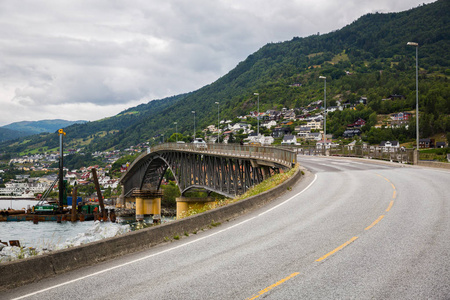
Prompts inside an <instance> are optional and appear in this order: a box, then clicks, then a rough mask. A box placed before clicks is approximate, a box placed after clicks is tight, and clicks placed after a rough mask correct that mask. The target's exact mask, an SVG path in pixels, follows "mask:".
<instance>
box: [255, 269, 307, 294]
mask: <svg viewBox="0 0 450 300" xmlns="http://www.w3.org/2000/svg"><path fill="white" fill-rule="evenodd" d="M298 274H300V273H299V272H296V273H292V274H291V275H289V276H288V277H286V278H283V279H281V280H280V281H278V282H277V283H274V284H272V285H271V286H269V287H266V288H265V289H263V290H262V291H260V292H259V293H258V294H257V295H254V296H252V297H251V298H247V300H253V299H256V298H258V297H259V296H261V295H264V294H265V293H267V292H268V291H270V290H271V289H273V288H274V287H277V286H279V285H280V284H282V283H283V282H285V281H287V280H289V279H291V278H293V277H295V276H297V275H298Z"/></svg>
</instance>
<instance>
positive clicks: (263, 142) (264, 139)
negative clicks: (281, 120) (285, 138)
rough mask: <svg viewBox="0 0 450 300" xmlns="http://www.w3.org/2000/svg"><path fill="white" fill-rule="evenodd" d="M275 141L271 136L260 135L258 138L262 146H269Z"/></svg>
mask: <svg viewBox="0 0 450 300" xmlns="http://www.w3.org/2000/svg"><path fill="white" fill-rule="evenodd" d="M274 141H275V139H274V138H273V136H270V135H269V136H262V137H261V138H260V139H259V142H260V143H261V145H262V146H270V145H272V144H273V142H274Z"/></svg>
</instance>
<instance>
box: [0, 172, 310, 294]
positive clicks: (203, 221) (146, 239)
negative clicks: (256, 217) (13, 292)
mask: <svg viewBox="0 0 450 300" xmlns="http://www.w3.org/2000/svg"><path fill="white" fill-rule="evenodd" d="M301 176H302V171H301V170H300V168H298V169H297V171H296V172H295V173H294V175H293V176H292V177H290V178H289V179H288V180H286V181H285V182H283V183H282V184H280V185H278V186H276V187H274V188H272V189H270V190H268V191H266V192H264V193H261V194H258V195H255V196H252V197H250V198H247V199H244V200H241V201H238V202H235V203H232V204H229V205H226V206H223V207H219V208H216V209H213V210H210V211H206V212H204V213H201V214H197V215H194V216H190V217H187V218H185V219H181V220H176V221H173V222H169V223H166V224H163V225H159V226H155V227H150V228H146V229H141V230H138V231H133V232H129V233H126V234H124V235H120V236H117V237H113V238H108V239H104V240H100V241H96V242H93V243H89V244H85V245H81V246H78V247H73V248H68V249H64V250H58V251H55V252H52V253H48V254H44V255H39V256H34V257H30V258H27V259H21V260H16V261H12V262H6V263H2V264H0V274H1V275H0V291H4V290H7V289H11V288H15V287H18V286H21V285H24V284H28V283H32V282H36V281H39V280H41V279H44V278H48V277H51V276H55V275H57V274H61V273H64V272H68V271H71V270H75V269H78V268H82V267H86V266H90V265H93V264H95V263H98V262H102V261H106V260H110V259H113V258H116V257H119V256H122V255H125V254H128V253H133V252H138V251H142V250H145V249H148V248H150V247H153V246H155V245H158V244H161V243H164V242H166V241H167V239H168V238H171V237H174V236H176V235H178V236H182V235H184V233H185V232H195V231H199V230H201V229H203V228H206V227H208V226H210V225H211V224H212V223H222V222H226V221H229V220H231V219H234V218H236V217H238V216H240V215H243V214H245V213H248V212H250V211H252V210H254V209H257V208H259V207H261V206H263V205H265V204H267V203H269V202H271V201H273V200H275V199H276V198H278V197H279V196H281V195H282V194H284V193H285V192H286V191H288V188H289V187H292V186H293V185H295V184H296V183H297V182H298V181H299V180H300V178H301Z"/></svg>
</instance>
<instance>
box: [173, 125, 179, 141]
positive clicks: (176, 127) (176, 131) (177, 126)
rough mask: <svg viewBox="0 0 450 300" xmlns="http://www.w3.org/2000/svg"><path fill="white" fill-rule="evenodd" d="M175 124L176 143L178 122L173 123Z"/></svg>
mask: <svg viewBox="0 0 450 300" xmlns="http://www.w3.org/2000/svg"><path fill="white" fill-rule="evenodd" d="M173 124H175V140H176V142H177V143H178V122H174V123H173Z"/></svg>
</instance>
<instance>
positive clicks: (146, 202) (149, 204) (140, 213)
mask: <svg viewBox="0 0 450 300" xmlns="http://www.w3.org/2000/svg"><path fill="white" fill-rule="evenodd" d="M133 196H134V197H135V201H136V221H143V220H144V219H145V218H150V217H151V216H152V215H153V219H155V220H157V222H159V220H161V193H158V192H152V191H135V192H133Z"/></svg>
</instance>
